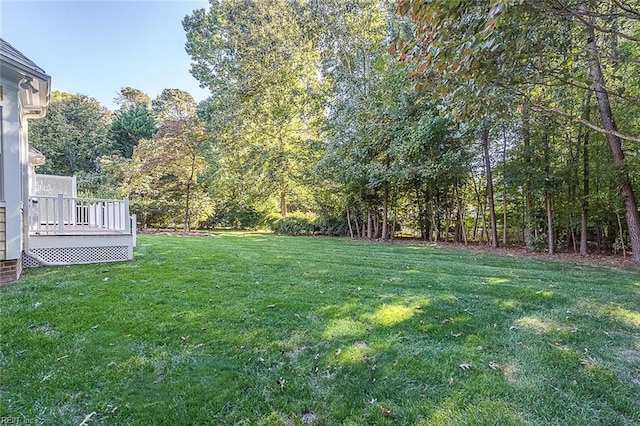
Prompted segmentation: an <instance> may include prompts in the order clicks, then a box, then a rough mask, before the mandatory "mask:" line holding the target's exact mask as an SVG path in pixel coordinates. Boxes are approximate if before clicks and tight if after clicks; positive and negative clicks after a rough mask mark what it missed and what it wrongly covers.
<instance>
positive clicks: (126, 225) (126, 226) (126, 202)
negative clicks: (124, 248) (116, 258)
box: [122, 197, 131, 234]
mask: <svg viewBox="0 0 640 426" xmlns="http://www.w3.org/2000/svg"><path fill="white" fill-rule="evenodd" d="M122 201H124V217H123V218H122V219H123V220H124V231H125V232H126V233H127V234H130V233H131V219H130V218H129V197H124V199H123V200H122Z"/></svg>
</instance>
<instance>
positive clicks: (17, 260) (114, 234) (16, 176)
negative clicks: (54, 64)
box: [0, 38, 136, 285]
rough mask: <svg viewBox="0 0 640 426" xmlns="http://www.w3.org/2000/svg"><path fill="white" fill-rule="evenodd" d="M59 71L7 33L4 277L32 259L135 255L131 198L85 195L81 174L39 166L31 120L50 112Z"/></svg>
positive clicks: (1, 205) (1, 179) (0, 188)
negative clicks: (40, 170)
mask: <svg viewBox="0 0 640 426" xmlns="http://www.w3.org/2000/svg"><path fill="white" fill-rule="evenodd" d="M50 92H51V77H50V76H48V75H47V74H46V73H45V72H44V71H43V70H42V68H40V67H39V66H38V65H36V64H35V62H33V61H32V60H30V59H29V58H27V57H26V56H25V55H23V54H22V53H21V52H20V51H18V50H17V49H15V48H14V47H13V46H11V44H9V43H8V42H6V41H5V40H3V39H1V38H0V116H1V117H2V120H1V121H0V127H1V136H0V285H2V284H4V283H8V282H12V281H16V280H17V279H18V278H20V275H21V273H22V269H23V266H24V267H35V266H46V265H68V264H74V263H93V262H109V261H118V260H129V259H132V258H133V247H134V246H135V237H136V222H135V216H133V217H131V216H130V215H129V203H128V200H127V199H123V200H102V199H90V198H78V197H77V194H76V186H75V178H74V177H66V176H45V175H37V174H36V173H35V170H36V167H37V166H39V165H42V164H44V161H45V157H44V156H43V155H42V153H40V152H39V151H37V150H35V149H34V148H31V147H29V142H28V123H29V120H31V119H38V118H42V117H44V116H45V114H46V112H47V107H48V105H49V95H50Z"/></svg>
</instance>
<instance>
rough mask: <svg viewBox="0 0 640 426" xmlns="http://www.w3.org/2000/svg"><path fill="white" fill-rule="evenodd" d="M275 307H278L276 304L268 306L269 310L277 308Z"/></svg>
mask: <svg viewBox="0 0 640 426" xmlns="http://www.w3.org/2000/svg"><path fill="white" fill-rule="evenodd" d="M275 307H276V305H275V303H274V304H272V305H267V308H275Z"/></svg>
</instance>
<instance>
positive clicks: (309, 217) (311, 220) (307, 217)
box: [267, 212, 316, 235]
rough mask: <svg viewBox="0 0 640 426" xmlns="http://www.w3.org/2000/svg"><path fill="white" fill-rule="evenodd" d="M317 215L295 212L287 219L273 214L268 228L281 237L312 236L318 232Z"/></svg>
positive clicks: (269, 219) (269, 218) (268, 218)
mask: <svg viewBox="0 0 640 426" xmlns="http://www.w3.org/2000/svg"><path fill="white" fill-rule="evenodd" d="M315 219H316V218H315V215H313V214H311V213H307V214H305V213H302V212H293V213H289V215H288V216H286V217H281V216H278V215H276V214H271V215H269V216H268V217H267V226H268V227H269V229H271V230H272V231H273V232H274V233H276V234H279V235H312V234H314V233H315V232H316V225H315Z"/></svg>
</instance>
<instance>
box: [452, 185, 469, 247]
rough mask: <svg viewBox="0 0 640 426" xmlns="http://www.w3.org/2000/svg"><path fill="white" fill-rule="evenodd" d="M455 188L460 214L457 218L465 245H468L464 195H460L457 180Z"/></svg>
mask: <svg viewBox="0 0 640 426" xmlns="http://www.w3.org/2000/svg"><path fill="white" fill-rule="evenodd" d="M454 190H455V196H456V204H457V211H458V214H457V215H456V216H457V218H456V219H457V220H459V221H460V233H461V234H462V239H463V241H464V245H465V246H466V245H467V230H466V229H465V226H464V209H463V208H462V197H461V196H460V190H459V189H458V183H457V182H456V186H455V187H454Z"/></svg>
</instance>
